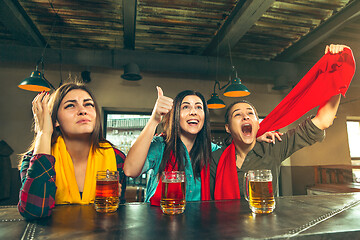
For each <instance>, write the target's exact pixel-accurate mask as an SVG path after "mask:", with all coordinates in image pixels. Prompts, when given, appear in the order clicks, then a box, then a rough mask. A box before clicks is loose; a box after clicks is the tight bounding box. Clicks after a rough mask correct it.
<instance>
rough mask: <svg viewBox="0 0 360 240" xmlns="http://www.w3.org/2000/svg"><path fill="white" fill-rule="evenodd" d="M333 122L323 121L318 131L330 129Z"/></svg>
mask: <svg viewBox="0 0 360 240" xmlns="http://www.w3.org/2000/svg"><path fill="white" fill-rule="evenodd" d="M333 123H334V121H333V120H331V121H324V122H322V124H321V125H320V127H319V128H320V129H321V130H325V129H328V128H329V127H331V125H333Z"/></svg>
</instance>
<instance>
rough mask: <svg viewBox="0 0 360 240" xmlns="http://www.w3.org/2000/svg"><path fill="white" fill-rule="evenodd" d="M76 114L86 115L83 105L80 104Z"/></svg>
mask: <svg viewBox="0 0 360 240" xmlns="http://www.w3.org/2000/svg"><path fill="white" fill-rule="evenodd" d="M78 114H79V115H80V116H83V115H87V111H86V108H85V107H83V106H80V109H79V112H78Z"/></svg>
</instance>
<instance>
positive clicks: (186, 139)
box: [180, 134, 197, 153]
mask: <svg viewBox="0 0 360 240" xmlns="http://www.w3.org/2000/svg"><path fill="white" fill-rule="evenodd" d="M196 137H197V135H184V134H181V136H180V139H181V141H182V142H183V143H184V145H185V147H186V149H187V151H188V152H189V153H190V151H191V149H192V147H193V146H194V143H195V140H196Z"/></svg>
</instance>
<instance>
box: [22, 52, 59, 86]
mask: <svg viewBox="0 0 360 240" xmlns="http://www.w3.org/2000/svg"><path fill="white" fill-rule="evenodd" d="M39 64H41V66H42V72H40V71H39V70H38V67H39ZM18 87H19V88H21V89H24V90H27V91H33V92H42V91H45V92H48V91H50V90H51V89H55V88H54V86H53V85H52V84H51V83H50V82H49V81H48V80H47V79H46V78H45V77H44V60H43V57H41V59H40V60H39V61H38V63H37V65H36V69H35V71H33V72H32V73H31V74H30V77H28V78H25V79H24V80H23V81H22V82H21V83H20V84H19V85H18Z"/></svg>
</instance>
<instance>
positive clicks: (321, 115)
mask: <svg viewBox="0 0 360 240" xmlns="http://www.w3.org/2000/svg"><path fill="white" fill-rule="evenodd" d="M340 98H341V95H340V94H338V95H335V96H333V97H331V98H330V99H329V101H327V102H326V103H325V104H324V105H322V106H320V107H319V110H318V112H317V114H316V116H315V117H314V118H313V119H312V122H313V123H314V124H315V126H317V127H318V128H320V129H321V130H324V129H327V128H328V127H330V126H331V125H332V123H333V121H334V118H335V116H336V112H337V110H338V107H339V104H340Z"/></svg>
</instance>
